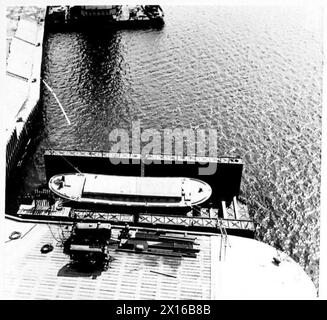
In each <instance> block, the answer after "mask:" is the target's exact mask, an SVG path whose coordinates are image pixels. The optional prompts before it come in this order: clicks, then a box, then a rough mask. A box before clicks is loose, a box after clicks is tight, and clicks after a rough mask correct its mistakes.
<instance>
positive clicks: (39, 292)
mask: <svg viewBox="0 0 327 320" xmlns="http://www.w3.org/2000/svg"><path fill="white" fill-rule="evenodd" d="M4 227H5V232H4V237H5V239H6V242H5V244H4V255H5V257H6V259H5V260H4V272H3V275H4V287H3V288H2V289H3V292H2V298H4V299H17V300H20V299H28V300H30V299H33V300H34V299H51V300H52V299H53V300H55V299H64V300H68V299H105V300H107V299H108V300H111V299H129V300H133V299H147V300H148V299H174V300H181V299H188V300H191V299H199V300H201V299H220V298H221V299H229V298H243V299H244V298H247V299H251V298H254V299H255V298H259V299H265V298H278V299H283V298H292V299H293V298H314V297H315V296H316V291H315V288H314V285H313V283H312V282H311V281H310V279H309V277H308V276H307V275H306V274H305V272H304V271H303V270H302V268H301V267H300V266H299V265H298V264H296V263H295V262H294V261H293V260H292V259H290V258H289V257H287V256H286V255H285V254H283V253H281V252H278V251H277V250H276V249H274V248H272V247H270V246H268V245H266V244H263V243H261V242H258V241H255V240H252V239H246V238H240V237H235V236H229V237H228V239H227V240H228V241H227V242H226V246H225V245H224V242H222V241H221V240H222V236H221V235H217V234H209V233H207V234H203V233H188V235H192V237H196V242H197V243H198V246H197V248H198V249H199V250H200V251H199V252H198V253H197V255H196V258H187V257H167V256H151V255H147V254H140V253H139V254H135V253H127V252H118V251H111V252H110V256H111V262H110V265H109V269H108V270H107V271H103V272H93V273H87V272H80V271H77V270H75V269H74V268H73V267H72V266H71V265H70V264H69V263H70V261H69V258H68V256H66V255H65V254H64V253H63V248H62V246H61V245H60V243H58V242H57V241H56V240H55V239H57V240H60V238H61V237H62V236H65V233H66V232H67V230H66V229H65V227H63V226H54V225H46V224H31V223H18V222H15V221H11V220H8V219H6V220H5V225H4ZM13 231H19V232H21V233H22V235H23V236H22V238H20V239H18V240H11V241H10V240H8V236H9V235H10V234H11V232H13ZM117 232H118V230H115V229H114V230H113V235H114V237H115V236H117ZM174 232H176V231H174ZM46 243H51V244H52V245H53V246H54V250H53V251H52V252H49V253H47V254H42V253H41V252H40V249H41V247H42V246H43V245H44V244H46ZM276 256H278V258H279V259H280V261H281V262H280V264H279V265H278V266H276V265H275V264H274V263H273V262H272V261H273V258H274V257H276Z"/></svg>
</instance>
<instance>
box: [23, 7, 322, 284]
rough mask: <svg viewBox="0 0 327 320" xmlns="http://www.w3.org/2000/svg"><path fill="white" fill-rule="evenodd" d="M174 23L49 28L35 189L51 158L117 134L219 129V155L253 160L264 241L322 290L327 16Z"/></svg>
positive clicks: (261, 11) (175, 14) (290, 12)
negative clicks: (324, 23)
mask: <svg viewBox="0 0 327 320" xmlns="http://www.w3.org/2000/svg"><path fill="white" fill-rule="evenodd" d="M163 9H164V11H165V22H166V24H165V26H164V27H163V28H162V29H160V30H158V29H144V30H120V31H116V32H110V31H109V32H108V31H106V32H104V31H102V32H101V33H98V32H87V33H86V32H84V33H82V32H72V33H49V34H48V35H47V37H46V41H45V53H44V55H45V56H44V79H45V80H46V81H47V82H48V83H49V84H50V86H51V87H52V88H53V90H54V91H55V92H56V93H57V96H58V98H59V99H60V101H61V102H62V104H63V105H64V107H65V109H66V111H67V114H68V116H69V118H70V119H71V121H72V125H71V126H68V125H67V123H66V121H65V118H64V116H63V115H62V113H61V111H60V108H59V107H58V105H57V104H56V101H55V100H54V98H53V96H52V95H51V94H50V93H49V92H48V91H46V89H45V88H44V89H43V100H44V121H45V125H44V126H45V128H44V131H42V132H40V143H39V145H38V147H37V150H36V152H35V154H34V155H33V156H32V157H31V159H30V160H29V161H28V163H27V164H26V167H27V169H28V170H26V175H27V176H26V179H25V183H24V185H23V187H22V188H23V189H24V190H25V191H26V190H29V189H32V188H35V187H36V186H37V185H38V184H40V183H41V182H44V180H45V175H44V165H43V159H42V152H43V150H44V149H45V148H47V147H48V146H51V147H53V148H62V149H75V148H76V149H95V150H108V149H109V148H110V144H109V140H108V134H109V132H110V131H111V130H112V129H114V128H117V127H119V128H130V127H131V124H132V121H135V120H140V121H141V127H142V128H155V129H157V130H159V131H160V132H161V131H162V130H163V129H164V128H166V127H168V128H172V129H174V128H177V127H179V128H207V127H210V128H214V129H216V130H217V131H218V154H219V155H232V156H234V155H238V156H241V157H242V158H243V159H244V162H245V166H244V174H243V181H242V186H241V188H242V195H243V196H244V197H245V198H246V199H247V200H248V202H249V204H250V208H251V212H252V214H253V215H254V218H255V220H256V222H257V223H258V227H257V232H256V238H257V239H259V240H263V241H265V242H267V243H269V244H271V245H274V246H277V247H279V248H282V249H283V250H284V251H286V252H288V253H289V254H291V255H292V257H293V258H294V259H295V260H296V261H299V262H300V263H301V265H302V266H303V267H304V268H305V269H306V271H307V273H308V274H310V275H311V276H312V278H313V279H314V280H315V282H316V284H317V277H318V266H319V252H318V250H319V213H320V212H319V211H320V193H319V184H320V144H321V111H322V102H321V93H322V32H321V20H322V19H321V16H320V15H319V11H318V13H317V12H315V11H310V12H308V11H306V10H302V9H300V8H291V9H290V8H287V9H286V8H268V7H266V8H264V7H261V8H249V7H248V8H246V7H242V8H241V7H239V8H233V7H199V8H196V7H165V8H163Z"/></svg>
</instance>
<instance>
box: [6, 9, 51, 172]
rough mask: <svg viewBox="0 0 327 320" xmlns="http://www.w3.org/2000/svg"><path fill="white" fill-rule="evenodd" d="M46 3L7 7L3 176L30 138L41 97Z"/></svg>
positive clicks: (10, 169)
mask: <svg viewBox="0 0 327 320" xmlns="http://www.w3.org/2000/svg"><path fill="white" fill-rule="evenodd" d="M45 13H46V7H32V6H28V7H7V17H6V19H7V55H6V78H5V92H6V95H5V100H4V115H5V124H6V127H5V139H6V147H7V149H6V161H7V163H6V165H7V172H6V176H7V178H8V176H9V175H10V173H11V171H12V169H13V168H14V167H15V165H16V164H17V162H18V160H19V157H20V155H21V153H22V151H23V150H24V148H25V146H26V144H27V143H28V141H29V138H30V134H31V132H32V127H33V126H32V123H33V120H34V118H35V115H36V111H37V109H38V106H39V101H40V80H41V65H42V53H43V36H44V20H45Z"/></svg>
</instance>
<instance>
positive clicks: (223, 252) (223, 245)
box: [217, 217, 230, 261]
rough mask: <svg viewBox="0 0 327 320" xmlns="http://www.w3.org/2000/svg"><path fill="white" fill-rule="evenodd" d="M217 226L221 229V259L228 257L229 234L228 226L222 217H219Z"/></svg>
mask: <svg viewBox="0 0 327 320" xmlns="http://www.w3.org/2000/svg"><path fill="white" fill-rule="evenodd" d="M217 226H218V228H219V230H220V249H219V261H222V259H223V260H225V259H226V251H227V246H228V247H230V243H229V241H228V234H227V231H226V228H225V227H224V225H223V223H222V220H221V218H219V217H217Z"/></svg>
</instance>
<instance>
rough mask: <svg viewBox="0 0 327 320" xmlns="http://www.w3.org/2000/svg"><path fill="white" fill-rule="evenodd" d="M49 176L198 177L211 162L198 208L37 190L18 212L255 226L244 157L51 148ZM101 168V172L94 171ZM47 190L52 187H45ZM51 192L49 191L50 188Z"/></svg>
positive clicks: (248, 229)
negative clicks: (105, 201)
mask: <svg viewBox="0 0 327 320" xmlns="http://www.w3.org/2000/svg"><path fill="white" fill-rule="evenodd" d="M44 160H45V168H46V176H47V180H49V179H50V178H51V177H52V176H54V175H56V174H63V173H66V172H69V171H71V170H72V165H73V166H75V167H76V168H77V167H78V170H81V171H82V172H88V173H91V172H93V173H97V174H113V173H116V174H118V173H119V175H122V176H125V175H130V176H133V175H134V176H144V177H146V176H154V177H158V176H163V174H165V175H166V176H170V177H174V176H176V177H179V176H181V175H182V176H185V177H191V178H192V177H193V178H198V177H199V176H198V169H199V168H200V167H203V166H207V165H208V164H209V163H211V164H215V165H216V170H215V172H214V174H212V175H207V176H200V178H201V180H203V181H205V182H207V183H208V184H209V185H210V186H211V189H212V196H211V197H210V199H209V201H207V202H206V203H204V204H201V206H197V207H194V208H190V207H188V208H185V209H184V208H183V209H172V208H166V209H165V208H159V209H158V208H157V209H154V208H139V209H136V208H132V207H131V208H128V207H125V208H124V209H122V208H120V207H111V208H110V209H108V207H103V206H102V207H99V206H96V205H93V204H92V205H90V206H81V205H78V204H76V203H74V202H66V203H64V204H63V205H62V206H61V207H59V208H58V207H57V206H56V205H55V204H54V203H52V204H51V201H50V200H49V199H47V196H42V195H41V196H38V197H37V199H34V200H33V201H32V200H31V201H30V202H29V203H28V204H27V203H25V204H22V205H21V206H20V208H19V210H18V212H17V216H18V218H20V219H24V220H25V221H26V220H33V221H34V220H39V221H46V220H51V221H66V222H67V221H84V220H86V221H90V222H91V221H98V222H110V223H112V224H122V223H125V222H127V223H129V224H131V225H135V226H144V227H145V226H147V227H156V228H176V227H178V228H183V229H186V230H202V231H204V230H207V231H211V232H221V230H223V229H224V230H227V232H228V233H229V234H234V235H241V236H248V237H253V234H254V230H255V226H254V222H253V220H252V219H251V218H250V216H249V212H248V208H247V206H246V204H245V203H244V202H242V201H240V200H239V199H238V195H239V189H240V184H241V177H242V168H243V162H242V160H241V159H239V158H226V157H219V158H200V157H194V158H191V157H177V156H148V157H147V159H146V164H144V163H143V161H141V156H140V155H138V154H118V153H108V152H94V151H73V150H71V151H69V150H47V151H45V154H44ZM95 171H96V172H95ZM46 192H47V191H46ZM48 193H49V192H48Z"/></svg>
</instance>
